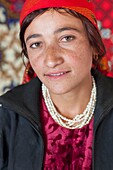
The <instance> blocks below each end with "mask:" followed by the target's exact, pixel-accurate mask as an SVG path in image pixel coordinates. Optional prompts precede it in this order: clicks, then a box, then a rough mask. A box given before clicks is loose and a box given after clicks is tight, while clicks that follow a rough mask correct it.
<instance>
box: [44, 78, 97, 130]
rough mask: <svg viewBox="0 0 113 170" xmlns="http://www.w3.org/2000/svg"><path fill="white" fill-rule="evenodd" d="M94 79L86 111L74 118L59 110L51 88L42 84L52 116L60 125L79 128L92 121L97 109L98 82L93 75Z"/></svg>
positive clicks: (45, 99)
mask: <svg viewBox="0 0 113 170" xmlns="http://www.w3.org/2000/svg"><path fill="white" fill-rule="evenodd" d="M92 80H93V87H92V91H91V97H90V100H89V103H88V104H87V106H86V109H85V110H84V112H83V113H82V114H78V115H76V116H75V117H74V118H73V119H68V118H66V117H64V116H62V115H61V114H59V113H58V112H57V110H56V108H55V107H54V104H53V102H52V100H51V97H50V94H49V90H48V89H47V87H46V86H45V85H44V84H42V94H43V97H44V101H45V103H46V106H47V109H48V111H49V113H50V115H51V116H52V118H53V119H54V120H55V121H56V122H57V123H58V124H59V125H60V126H63V127H65V128H68V129H77V128H82V127H83V126H85V125H86V124H88V123H89V122H90V120H91V118H92V116H93V113H94V110H95V104H96V84H95V80H94V78H93V77H92Z"/></svg>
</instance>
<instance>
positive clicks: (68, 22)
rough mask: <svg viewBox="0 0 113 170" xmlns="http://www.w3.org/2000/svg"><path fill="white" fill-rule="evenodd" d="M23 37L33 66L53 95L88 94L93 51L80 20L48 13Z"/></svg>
mask: <svg viewBox="0 0 113 170" xmlns="http://www.w3.org/2000/svg"><path fill="white" fill-rule="evenodd" d="M24 38H25V42H26V47H27V51H28V56H29V60H30V63H31V65H32V67H33V69H34V71H35V72H36V74H37V76H38V77H39V79H40V80H41V81H42V82H43V83H44V84H45V85H46V86H47V87H48V89H49V91H50V93H51V95H53V96H55V95H56V96H57V95H59V94H60V96H63V95H64V96H65V95H67V94H68V96H72V95H76V97H77V95H79V94H81V95H84V96H85V93H86V95H87V94H88V95H89V93H90V90H91V87H92V81H91V73H90V70H91V66H92V54H93V48H92V47H91V45H90V44H89V41H88V38H87V35H86V31H85V29H84V27H83V24H82V22H81V20H80V19H78V18H76V17H74V16H71V15H69V14H67V13H63V14H61V13H58V12H56V11H47V12H45V13H44V14H42V15H40V16H37V17H36V18H35V19H34V20H33V21H32V22H31V24H30V25H29V26H28V27H27V29H26V31H25V35H24ZM83 91H84V92H83ZM85 91H86V92H85ZM81 92H83V93H81Z"/></svg>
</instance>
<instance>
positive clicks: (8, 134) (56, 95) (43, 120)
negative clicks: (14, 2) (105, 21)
mask: <svg viewBox="0 0 113 170" xmlns="http://www.w3.org/2000/svg"><path fill="white" fill-rule="evenodd" d="M20 26H21V30H20V40H21V44H22V53H23V54H24V55H25V56H26V57H27V58H28V60H29V63H30V67H29V70H27V73H28V75H27V76H28V77H29V78H30V79H31V78H32V77H34V78H32V80H30V82H28V83H26V84H24V85H20V86H18V87H16V88H14V89H13V90H11V91H9V92H7V93H6V94H5V95H3V96H1V97H0V103H1V105H0V106H1V107H0V169H1V170H2V169H4V170H42V169H44V170H92V169H93V170H112V169H113V161H112V160H113V147H112V143H113V134H112V129H113V94H112V91H113V80H112V79H111V78H108V77H105V76H103V75H102V74H101V73H99V71H98V70H96V68H97V67H98V65H99V60H100V59H101V58H102V57H103V56H104V55H105V47H104V44H103V42H102V39H101V36H100V34H99V31H98V28H97V23H96V18H95V15H94V12H93V8H92V2H89V1H87V0H82V1H80V0H76V1H75V0H70V1H66V0H60V1H59V0H56V1H52V0H46V1H44V0H39V1H36V0H26V2H25V4H24V6H23V9H22V12H21V16H20ZM31 71H33V72H31ZM29 73H30V75H29ZM31 73H33V74H31Z"/></svg>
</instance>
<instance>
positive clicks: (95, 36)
mask: <svg viewBox="0 0 113 170" xmlns="http://www.w3.org/2000/svg"><path fill="white" fill-rule="evenodd" d="M49 9H51V8H45V9H41V10H36V11H33V12H32V13H30V14H29V15H28V16H27V17H26V18H25V19H24V20H23V22H22V26H21V30H20V40H21V46H22V54H24V55H25V56H26V57H28V56H27V49H26V45H25V41H24V33H25V30H26V28H27V27H28V26H29V24H30V23H31V22H32V20H33V19H34V18H35V17H36V16H38V15H41V14H43V13H44V12H46V11H47V10H49ZM52 9H54V10H56V11H58V12H59V13H61V12H62V11H61V9H63V10H65V11H66V12H67V13H69V14H70V15H73V16H75V17H77V18H79V19H80V20H81V21H82V23H83V25H84V28H85V30H86V33H87V36H88V40H89V43H90V45H91V46H92V47H93V48H94V49H95V50H96V53H97V54H98V60H95V59H93V64H94V66H98V65H99V61H100V60H101V58H102V57H103V56H104V55H105V54H106V49H105V46H104V43H103V41H102V38H101V35H100V33H99V31H98V29H97V28H96V27H95V26H94V25H93V24H92V23H91V22H90V21H89V20H88V19H87V18H86V17H84V16H83V15H81V14H79V13H77V12H75V11H73V10H70V9H66V8H52Z"/></svg>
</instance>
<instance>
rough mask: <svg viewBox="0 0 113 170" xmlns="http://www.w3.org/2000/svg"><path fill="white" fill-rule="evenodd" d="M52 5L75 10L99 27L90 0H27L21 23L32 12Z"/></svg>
mask: <svg viewBox="0 0 113 170" xmlns="http://www.w3.org/2000/svg"><path fill="white" fill-rule="evenodd" d="M52 7H60V8H68V9H71V10H74V11H76V12H78V13H80V14H82V15H83V16H85V17H86V18H88V19H89V20H90V21H91V22H92V23H93V25H95V26H96V27H97V23H96V17H95V14H94V8H93V3H92V2H91V1H90V0H26V1H25V3H24V5H23V8H22V11H21V15H20V25H21V24H22V22H23V20H24V18H25V17H26V16H27V15H28V14H30V13H31V12H33V11H35V10H38V9H43V8H52Z"/></svg>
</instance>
